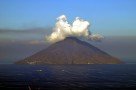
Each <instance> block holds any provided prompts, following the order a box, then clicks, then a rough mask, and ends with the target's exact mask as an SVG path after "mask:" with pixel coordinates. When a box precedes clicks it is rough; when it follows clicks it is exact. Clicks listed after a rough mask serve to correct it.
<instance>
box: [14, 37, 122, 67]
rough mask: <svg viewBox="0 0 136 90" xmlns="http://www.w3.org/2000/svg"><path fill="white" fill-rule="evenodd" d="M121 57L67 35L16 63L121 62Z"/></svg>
mask: <svg viewBox="0 0 136 90" xmlns="http://www.w3.org/2000/svg"><path fill="white" fill-rule="evenodd" d="M119 63H122V62H121V61H120V60H119V59H117V58H115V57H112V56H111V55H109V54H107V53H106V52H104V51H102V50H100V49H98V48H96V47H94V46H92V45H91V44H89V43H87V42H85V41H81V40H79V39H77V38H75V37H67V38H66V39H64V40H63V41H59V42H57V43H54V44H52V45H51V46H49V47H48V48H46V49H44V50H42V51H40V52H38V53H36V54H34V55H32V56H30V57H27V58H25V59H24V60H21V61H18V62H16V64H34V65H35V64H119Z"/></svg>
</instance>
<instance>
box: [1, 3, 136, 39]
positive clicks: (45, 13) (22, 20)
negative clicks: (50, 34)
mask: <svg viewBox="0 0 136 90" xmlns="http://www.w3.org/2000/svg"><path fill="white" fill-rule="evenodd" d="M62 14H65V15H66V16H67V17H68V20H69V22H71V23H72V21H73V19H74V18H75V17H76V16H79V17H82V18H84V19H86V20H88V21H90V22H91V27H90V30H91V31H92V32H94V33H95V32H97V33H101V34H103V35H107V36H109V35H118V36H120V35H123V36H135V35H136V0H48V1H47V0H0V28H6V29H18V30H20V29H24V28H25V29H26V28H36V27H44V28H46V27H50V26H54V24H55V20H56V17H58V16H60V15H62Z"/></svg>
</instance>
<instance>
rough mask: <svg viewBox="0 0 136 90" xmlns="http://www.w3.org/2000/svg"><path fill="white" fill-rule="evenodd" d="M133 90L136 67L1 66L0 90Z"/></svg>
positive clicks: (125, 65) (135, 80) (132, 65)
mask: <svg viewBox="0 0 136 90" xmlns="http://www.w3.org/2000/svg"><path fill="white" fill-rule="evenodd" d="M5 89H6V90H8V89H9V90H117V89H119V90H126V89H128V90H136V64H116V65H115V64H114V65H112V64H108V65H105V64H100V65H95V64H90V65H15V64H1V65H0V90H5Z"/></svg>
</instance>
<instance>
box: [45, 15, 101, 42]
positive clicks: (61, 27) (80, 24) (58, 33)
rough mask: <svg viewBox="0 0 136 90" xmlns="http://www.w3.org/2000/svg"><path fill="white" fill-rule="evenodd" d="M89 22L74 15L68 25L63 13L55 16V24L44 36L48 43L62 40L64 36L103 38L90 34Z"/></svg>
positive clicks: (88, 38) (91, 38) (90, 38)
mask: <svg viewBox="0 0 136 90" xmlns="http://www.w3.org/2000/svg"><path fill="white" fill-rule="evenodd" d="M89 27H90V23H89V22H88V21H86V20H83V19H82V18H80V17H76V18H75V20H74V21H73V24H72V25H70V24H69V23H68V21H67V17H66V16H65V15H61V16H59V17H58V18H57V22H56V26H55V28H54V29H53V32H52V33H51V34H50V35H49V36H46V40H47V41H48V42H50V43H54V42H58V41H61V40H64V39H65V38H66V37H81V38H84V39H86V40H101V39H102V38H103V36H102V35H100V34H96V35H95V34H94V35H93V34H91V32H90V31H89Z"/></svg>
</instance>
